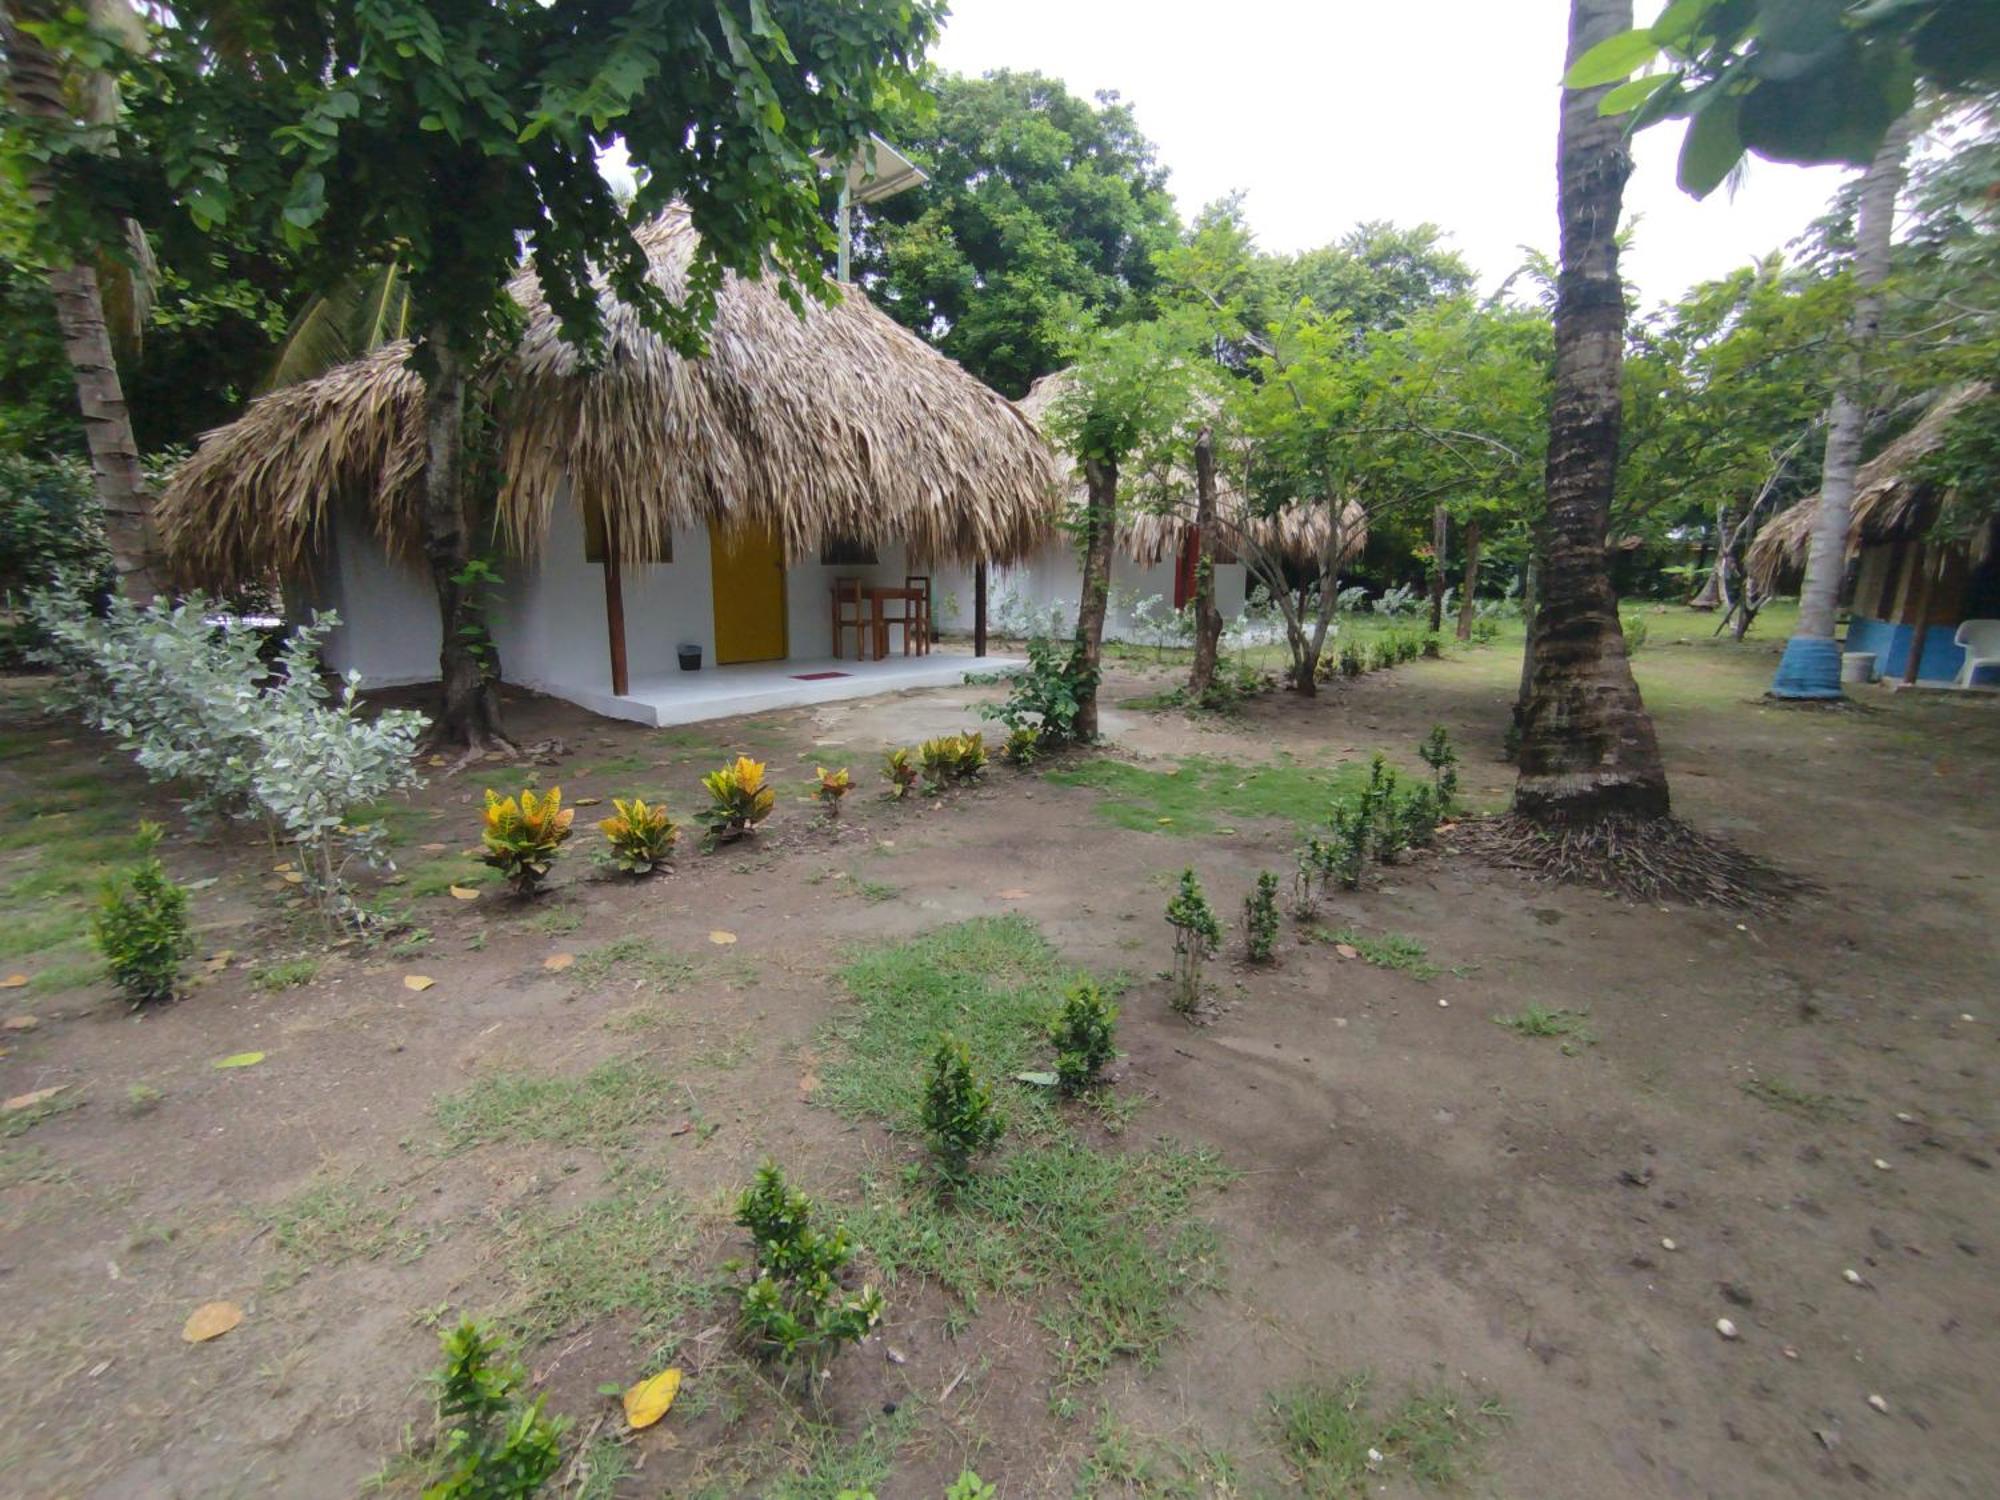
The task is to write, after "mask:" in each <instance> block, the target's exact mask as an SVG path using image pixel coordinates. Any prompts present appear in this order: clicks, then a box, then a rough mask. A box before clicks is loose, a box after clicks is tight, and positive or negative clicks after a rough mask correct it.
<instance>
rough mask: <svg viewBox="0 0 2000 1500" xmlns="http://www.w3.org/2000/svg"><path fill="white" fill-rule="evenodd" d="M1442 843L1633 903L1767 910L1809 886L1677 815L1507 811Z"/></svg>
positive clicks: (1474, 823)
mask: <svg viewBox="0 0 2000 1500" xmlns="http://www.w3.org/2000/svg"><path fill="white" fill-rule="evenodd" d="M1448 838H1449V847H1451V848H1452V849H1454V850H1456V851H1458V852H1460V853H1465V854H1470V855H1472V856H1473V857H1474V858H1477V859H1483V860H1485V861H1487V862H1488V863H1489V864H1494V865H1498V866H1500V867H1501V868H1502V869H1509V870H1525V871H1527V872H1528V873H1529V874H1531V875H1533V876H1535V877H1536V878H1537V879H1541V880H1555V881H1562V882H1564V883H1565V884H1574V885H1595V886H1600V887H1603V888H1605V889H1607V890H1613V891H1617V892H1618V893H1619V894H1620V895H1623V896H1627V897H1630V898H1631V899H1632V900H1635V901H1650V902H1654V903H1659V902H1662V901H1681V902H1685V903H1687V904H1689V905H1692V906H1727V907H1739V908H1745V909H1749V910H1755V911H1769V910H1772V909H1773V908H1775V907H1778V906H1781V905H1783V904H1784V903H1785V902H1786V901H1788V900H1790V899H1791V898H1792V897H1794V896H1798V895H1801V894H1803V893H1805V892H1807V891H1810V890H1812V889H1814V887H1813V885H1812V884H1811V882H1809V881H1806V880H1803V879H1801V878H1800V877H1798V876H1796V875H1792V874H1789V873H1787V872H1786V871H1783V870H1780V869H1778V868H1776V867H1775V866H1772V865H1767V864H1765V863H1764V862H1763V861H1761V860H1758V859H1754V858H1752V857H1751V856H1750V855H1748V854H1745V853H1744V852H1743V851H1742V850H1740V849H1738V848H1736V847H1735V846H1734V845H1732V844H1730V843H1728V842H1727V841H1726V840H1723V839H1719V838H1716V837H1714V836H1713V835H1710V834H1705V833H1701V832H1698V831H1697V830H1695V829H1693V828H1690V827H1689V826H1688V825H1687V824H1685V823H1683V822H1681V821H1680V820H1679V819H1677V818H1605V819H1602V820H1598V821H1594V822H1588V823H1576V824H1571V825H1567V826H1558V827H1545V826H1543V825H1542V824H1539V823H1531V822H1529V821H1528V820H1527V819H1525V818H1520V817H1517V816H1515V815H1513V814H1511V813H1508V814H1503V815H1501V816H1499V817H1494V818H1475V819H1471V820H1468V821H1466V822H1464V823H1461V824H1459V825H1458V827H1457V828H1456V829H1454V830H1453V831H1452V833H1451V834H1450V835H1449V836H1448Z"/></svg>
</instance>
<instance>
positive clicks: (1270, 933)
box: [1243, 870, 1278, 964]
mask: <svg viewBox="0 0 2000 1500" xmlns="http://www.w3.org/2000/svg"><path fill="white" fill-rule="evenodd" d="M1243 955H1244V957H1246V958H1248V959H1249V960H1250V962H1251V963H1253V964H1267V963H1269V962H1270V961H1271V960H1272V959H1274V958H1276V957H1277V956H1278V877H1277V876H1275V875H1273V874H1272V873H1271V872H1270V871H1269V870H1266V871H1265V872H1264V873H1263V874H1261V875H1259V876H1258V877H1257V888H1256V889H1255V890H1254V891H1252V892H1251V893H1250V894H1249V895H1248V896H1246V897H1244V898H1243Z"/></svg>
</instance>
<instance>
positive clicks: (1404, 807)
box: [1393, 786, 1439, 849]
mask: <svg viewBox="0 0 2000 1500" xmlns="http://www.w3.org/2000/svg"><path fill="white" fill-rule="evenodd" d="M1393 816H1394V821H1395V826H1396V837H1397V840H1398V842H1399V844H1400V846H1401V847H1404V848H1410V849H1428V848H1429V847H1430V845H1431V843H1432V841H1433V840H1435V839H1436V838H1437V826H1438V818H1439V811H1438V794H1437V792H1436V790H1435V789H1434V788H1431V787H1427V786H1413V787H1411V788H1410V789H1409V791H1407V792H1405V793H1404V794H1403V796H1402V797H1401V799H1400V800H1399V801H1397V803H1396V805H1395V811H1394V815H1393Z"/></svg>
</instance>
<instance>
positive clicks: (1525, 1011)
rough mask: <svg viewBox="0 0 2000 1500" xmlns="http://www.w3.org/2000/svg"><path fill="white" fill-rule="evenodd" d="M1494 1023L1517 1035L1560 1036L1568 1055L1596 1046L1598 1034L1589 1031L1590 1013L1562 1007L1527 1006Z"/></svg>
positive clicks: (1564, 1050) (1496, 1019)
mask: <svg viewBox="0 0 2000 1500" xmlns="http://www.w3.org/2000/svg"><path fill="white" fill-rule="evenodd" d="M1493 1024H1494V1025H1496V1026H1504V1027H1506V1028H1507V1029H1508V1030H1509V1031H1511V1032H1513V1033H1514V1035H1516V1036H1528V1037H1560V1038H1561V1039H1562V1050H1563V1053H1564V1055H1565V1056H1571V1055H1574V1054H1575V1052H1576V1050H1577V1049H1578V1048H1579V1047H1590V1046H1595V1045H1596V1043H1597V1033H1596V1032H1595V1031H1593V1030H1591V1028H1590V1013H1589V1012H1588V1011H1581V1010H1567V1009H1564V1008H1562V1007H1560V1006H1558V1007H1553V1008H1552V1007H1550V1006H1546V1005H1525V1006H1523V1007H1522V1008H1521V1009H1520V1010H1517V1011H1515V1012H1514V1014H1513V1015H1511V1016H1495V1017H1494V1018H1493Z"/></svg>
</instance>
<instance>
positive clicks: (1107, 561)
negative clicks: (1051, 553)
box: [1070, 458, 1118, 740]
mask: <svg viewBox="0 0 2000 1500" xmlns="http://www.w3.org/2000/svg"><path fill="white" fill-rule="evenodd" d="M1083 475H1084V482H1085V485H1086V487H1087V490H1088V494H1089V499H1088V501H1087V502H1086V509H1085V511H1084V518H1083V597H1082V598H1081V599H1080V600H1079V601H1078V602H1077V609H1076V648H1075V650H1074V651H1072V652H1071V654H1070V670H1071V671H1072V672H1073V673H1074V674H1075V675H1076V676H1077V678H1078V680H1079V691H1078V694H1077V696H1078V701H1079V703H1080V705H1081V706H1080V708H1079V709H1078V711H1077V716H1076V733H1077V738H1079V739H1083V740H1094V739H1096V738H1097V679H1098V678H1099V677H1100V676H1101V675H1102V668H1103V661H1104V612H1105V610H1106V608H1107V607H1108V606H1109V604H1110V600H1111V542H1112V537H1113V534H1114V533H1115V532H1116V531H1117V529H1118V465H1117V464H1116V463H1115V462H1113V461H1112V460H1110V459H1103V458H1089V459H1085V460H1084V464H1083Z"/></svg>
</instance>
